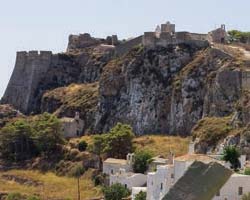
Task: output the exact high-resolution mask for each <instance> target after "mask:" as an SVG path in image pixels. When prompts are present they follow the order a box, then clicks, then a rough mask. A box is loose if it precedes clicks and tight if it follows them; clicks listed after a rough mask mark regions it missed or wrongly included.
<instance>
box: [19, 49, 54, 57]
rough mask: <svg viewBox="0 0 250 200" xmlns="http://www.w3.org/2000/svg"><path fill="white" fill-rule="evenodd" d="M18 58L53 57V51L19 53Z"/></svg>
mask: <svg viewBox="0 0 250 200" xmlns="http://www.w3.org/2000/svg"><path fill="white" fill-rule="evenodd" d="M16 55H17V58H18V57H47V56H52V51H34V50H33V51H18V52H17V53H16Z"/></svg>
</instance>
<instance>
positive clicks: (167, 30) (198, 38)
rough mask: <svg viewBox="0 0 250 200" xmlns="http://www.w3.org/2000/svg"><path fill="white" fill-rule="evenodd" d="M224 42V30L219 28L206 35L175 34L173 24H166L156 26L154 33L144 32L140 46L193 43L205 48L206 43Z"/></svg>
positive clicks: (185, 32) (222, 27)
mask: <svg viewBox="0 0 250 200" xmlns="http://www.w3.org/2000/svg"><path fill="white" fill-rule="evenodd" d="M225 40H226V28H225V25H222V26H221V27H220V28H218V29H216V30H214V31H212V32H209V33H208V34H200V33H190V32H187V31H182V32H176V30H175V24H171V23H170V22H167V23H166V24H161V26H157V28H156V30H155V32H145V33H144V35H143V39H142V44H143V45H144V46H145V47H155V46H167V45H169V44H180V43H189V44H191V43H194V44H198V45H199V46H207V44H208V42H224V41H225Z"/></svg>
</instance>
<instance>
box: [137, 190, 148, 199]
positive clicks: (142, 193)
mask: <svg viewBox="0 0 250 200" xmlns="http://www.w3.org/2000/svg"><path fill="white" fill-rule="evenodd" d="M146 198H147V193H146V192H142V191H140V192H139V193H138V194H137V195H135V200H146Z"/></svg>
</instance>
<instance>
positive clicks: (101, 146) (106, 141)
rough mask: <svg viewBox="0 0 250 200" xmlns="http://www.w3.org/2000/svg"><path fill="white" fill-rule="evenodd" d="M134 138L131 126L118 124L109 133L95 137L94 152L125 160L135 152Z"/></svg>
mask: <svg viewBox="0 0 250 200" xmlns="http://www.w3.org/2000/svg"><path fill="white" fill-rule="evenodd" d="M133 138H134V133H133V131H132V128H131V126H129V125H126V124H121V123H118V124H117V125H116V126H115V127H113V128H112V129H111V130H110V131H109V133H107V134H102V135H97V136H95V137H94V141H93V147H92V151H93V152H94V153H96V154H98V155H100V154H103V153H105V154H107V156H108V157H112V158H125V157H126V155H127V154H128V153H129V152H132V150H133V148H132V146H133V143H132V140H133Z"/></svg>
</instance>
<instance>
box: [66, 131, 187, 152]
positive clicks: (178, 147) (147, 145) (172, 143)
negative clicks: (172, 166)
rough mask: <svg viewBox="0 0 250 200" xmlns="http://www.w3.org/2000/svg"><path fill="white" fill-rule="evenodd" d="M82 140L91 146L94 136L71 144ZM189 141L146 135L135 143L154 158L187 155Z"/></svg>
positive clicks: (180, 138)
mask: <svg viewBox="0 0 250 200" xmlns="http://www.w3.org/2000/svg"><path fill="white" fill-rule="evenodd" d="M81 140H84V141H85V142H87V143H88V144H89V145H91V144H93V135H92V136H83V137H81V138H77V139H71V140H70V142H71V143H78V142H79V141H81ZM189 140H190V139H189V138H182V137H178V136H165V135H146V136H140V137H136V138H135V139H134V140H133V143H134V147H135V149H139V150H148V151H150V152H152V153H153V154H154V156H157V155H162V156H167V155H168V153H169V151H172V152H174V153H175V155H177V156H180V155H184V154H186V153H187V151H188V144H189Z"/></svg>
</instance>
